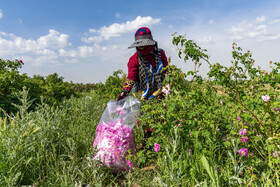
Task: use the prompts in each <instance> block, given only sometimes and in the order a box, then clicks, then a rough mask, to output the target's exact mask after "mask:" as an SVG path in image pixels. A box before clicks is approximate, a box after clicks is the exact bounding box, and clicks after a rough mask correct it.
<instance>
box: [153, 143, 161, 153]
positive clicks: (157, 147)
mask: <svg viewBox="0 0 280 187" xmlns="http://www.w3.org/2000/svg"><path fill="white" fill-rule="evenodd" d="M154 150H155V152H159V150H160V145H159V144H158V143H155V145H154Z"/></svg>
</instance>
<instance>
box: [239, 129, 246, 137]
mask: <svg viewBox="0 0 280 187" xmlns="http://www.w3.org/2000/svg"><path fill="white" fill-rule="evenodd" d="M246 133H247V130H246V129H240V131H239V134H240V135H242V136H245V135H246Z"/></svg>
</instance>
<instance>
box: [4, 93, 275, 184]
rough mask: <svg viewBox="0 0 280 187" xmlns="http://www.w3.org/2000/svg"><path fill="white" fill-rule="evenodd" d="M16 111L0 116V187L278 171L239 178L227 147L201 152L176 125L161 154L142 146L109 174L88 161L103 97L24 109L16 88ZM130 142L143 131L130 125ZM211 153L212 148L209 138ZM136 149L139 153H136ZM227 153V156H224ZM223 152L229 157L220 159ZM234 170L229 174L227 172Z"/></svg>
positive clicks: (221, 180)
mask: <svg viewBox="0 0 280 187" xmlns="http://www.w3.org/2000/svg"><path fill="white" fill-rule="evenodd" d="M20 95H21V98H20V99H22V100H21V101H22V105H20V106H18V107H19V109H20V113H18V114H17V115H15V116H14V115H10V116H9V117H8V118H4V119H0V150H1V151H0V186H22V185H33V186H134V187H138V186H197V187H198V186H242V185H245V184H247V185H248V186H274V185H276V184H280V183H279V179H280V178H279V175H278V173H277V172H276V175H275V173H274V175H273V176H272V172H271V171H269V170H266V171H264V172H263V173H262V175H261V177H260V178H259V179H256V178H254V175H251V176H252V178H246V179H244V178H242V177H243V173H244V172H248V171H247V170H245V169H244V167H243V165H242V164H241V163H240V162H239V160H238V158H237V156H236V154H231V152H233V153H236V152H237V150H235V149H236V147H235V142H231V145H230V146H231V147H232V151H231V152H229V153H228V152H226V153H223V152H222V153H221V157H220V158H216V157H214V156H212V157H211V156H207V157H206V156H204V155H201V153H199V152H196V151H195V150H192V151H190V150H189V149H188V145H187V144H185V143H184V142H183V141H181V139H180V138H181V137H180V136H178V133H177V129H176V128H175V129H174V132H173V133H172V134H173V136H172V137H169V140H170V142H169V145H170V146H169V147H166V148H162V149H161V151H160V152H161V153H155V152H153V150H152V148H151V149H148V150H146V149H144V150H142V154H138V155H137V156H136V157H135V158H134V159H136V160H138V161H139V160H141V159H142V160H143V161H142V162H138V165H137V167H135V168H134V169H133V170H131V171H130V172H127V173H118V174H113V173H112V172H110V170H109V169H108V168H105V167H102V166H101V165H100V163H98V162H97V161H93V160H92V158H93V155H94V150H93V147H92V144H93V141H94V138H95V129H96V126H97V125H98V123H99V120H100V117H101V115H102V113H103V111H104V110H105V106H104V105H103V104H104V103H107V102H108V101H109V98H103V97H102V96H101V95H98V94H96V93H95V92H94V91H92V92H90V93H86V94H83V95H82V96H81V97H80V98H74V97H72V98H70V99H69V100H64V101H63V102H62V103H61V105H60V106H59V107H56V108H54V107H50V106H48V105H46V104H44V103H43V102H42V103H41V104H40V105H38V107H37V109H36V110H35V111H31V112H28V111H27V108H28V105H29V104H30V103H29V102H28V97H27V95H28V92H27V91H26V90H23V91H22V92H21V94H20ZM134 131H135V137H136V144H137V146H139V145H140V144H141V142H142V141H143V136H144V133H143V129H141V128H134ZM209 142H210V143H209V145H208V146H209V147H212V148H211V149H212V150H211V151H212V152H211V153H209V154H208V155H211V154H213V155H214V152H215V151H217V149H218V148H217V147H215V144H214V143H213V142H212V143H211V141H209ZM139 152H140V151H139ZM230 154H231V156H230ZM224 155H227V156H228V157H230V158H231V161H230V160H223V157H222V156H224ZM233 171H235V173H234V172H233Z"/></svg>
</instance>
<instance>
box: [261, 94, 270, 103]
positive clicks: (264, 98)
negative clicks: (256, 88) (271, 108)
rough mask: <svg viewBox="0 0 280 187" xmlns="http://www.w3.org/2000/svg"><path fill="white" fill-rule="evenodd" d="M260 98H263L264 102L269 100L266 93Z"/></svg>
mask: <svg viewBox="0 0 280 187" xmlns="http://www.w3.org/2000/svg"><path fill="white" fill-rule="evenodd" d="M262 100H264V101H265V102H267V101H269V100H270V97H269V96H268V95H263V96H262Z"/></svg>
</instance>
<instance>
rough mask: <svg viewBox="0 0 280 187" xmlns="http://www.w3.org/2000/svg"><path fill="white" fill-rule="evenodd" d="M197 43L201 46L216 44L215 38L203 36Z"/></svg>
mask: <svg viewBox="0 0 280 187" xmlns="http://www.w3.org/2000/svg"><path fill="white" fill-rule="evenodd" d="M197 43H198V44H200V45H206V44H211V43H214V38H213V36H203V37H202V38H201V39H199V40H198V41H197Z"/></svg>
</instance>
